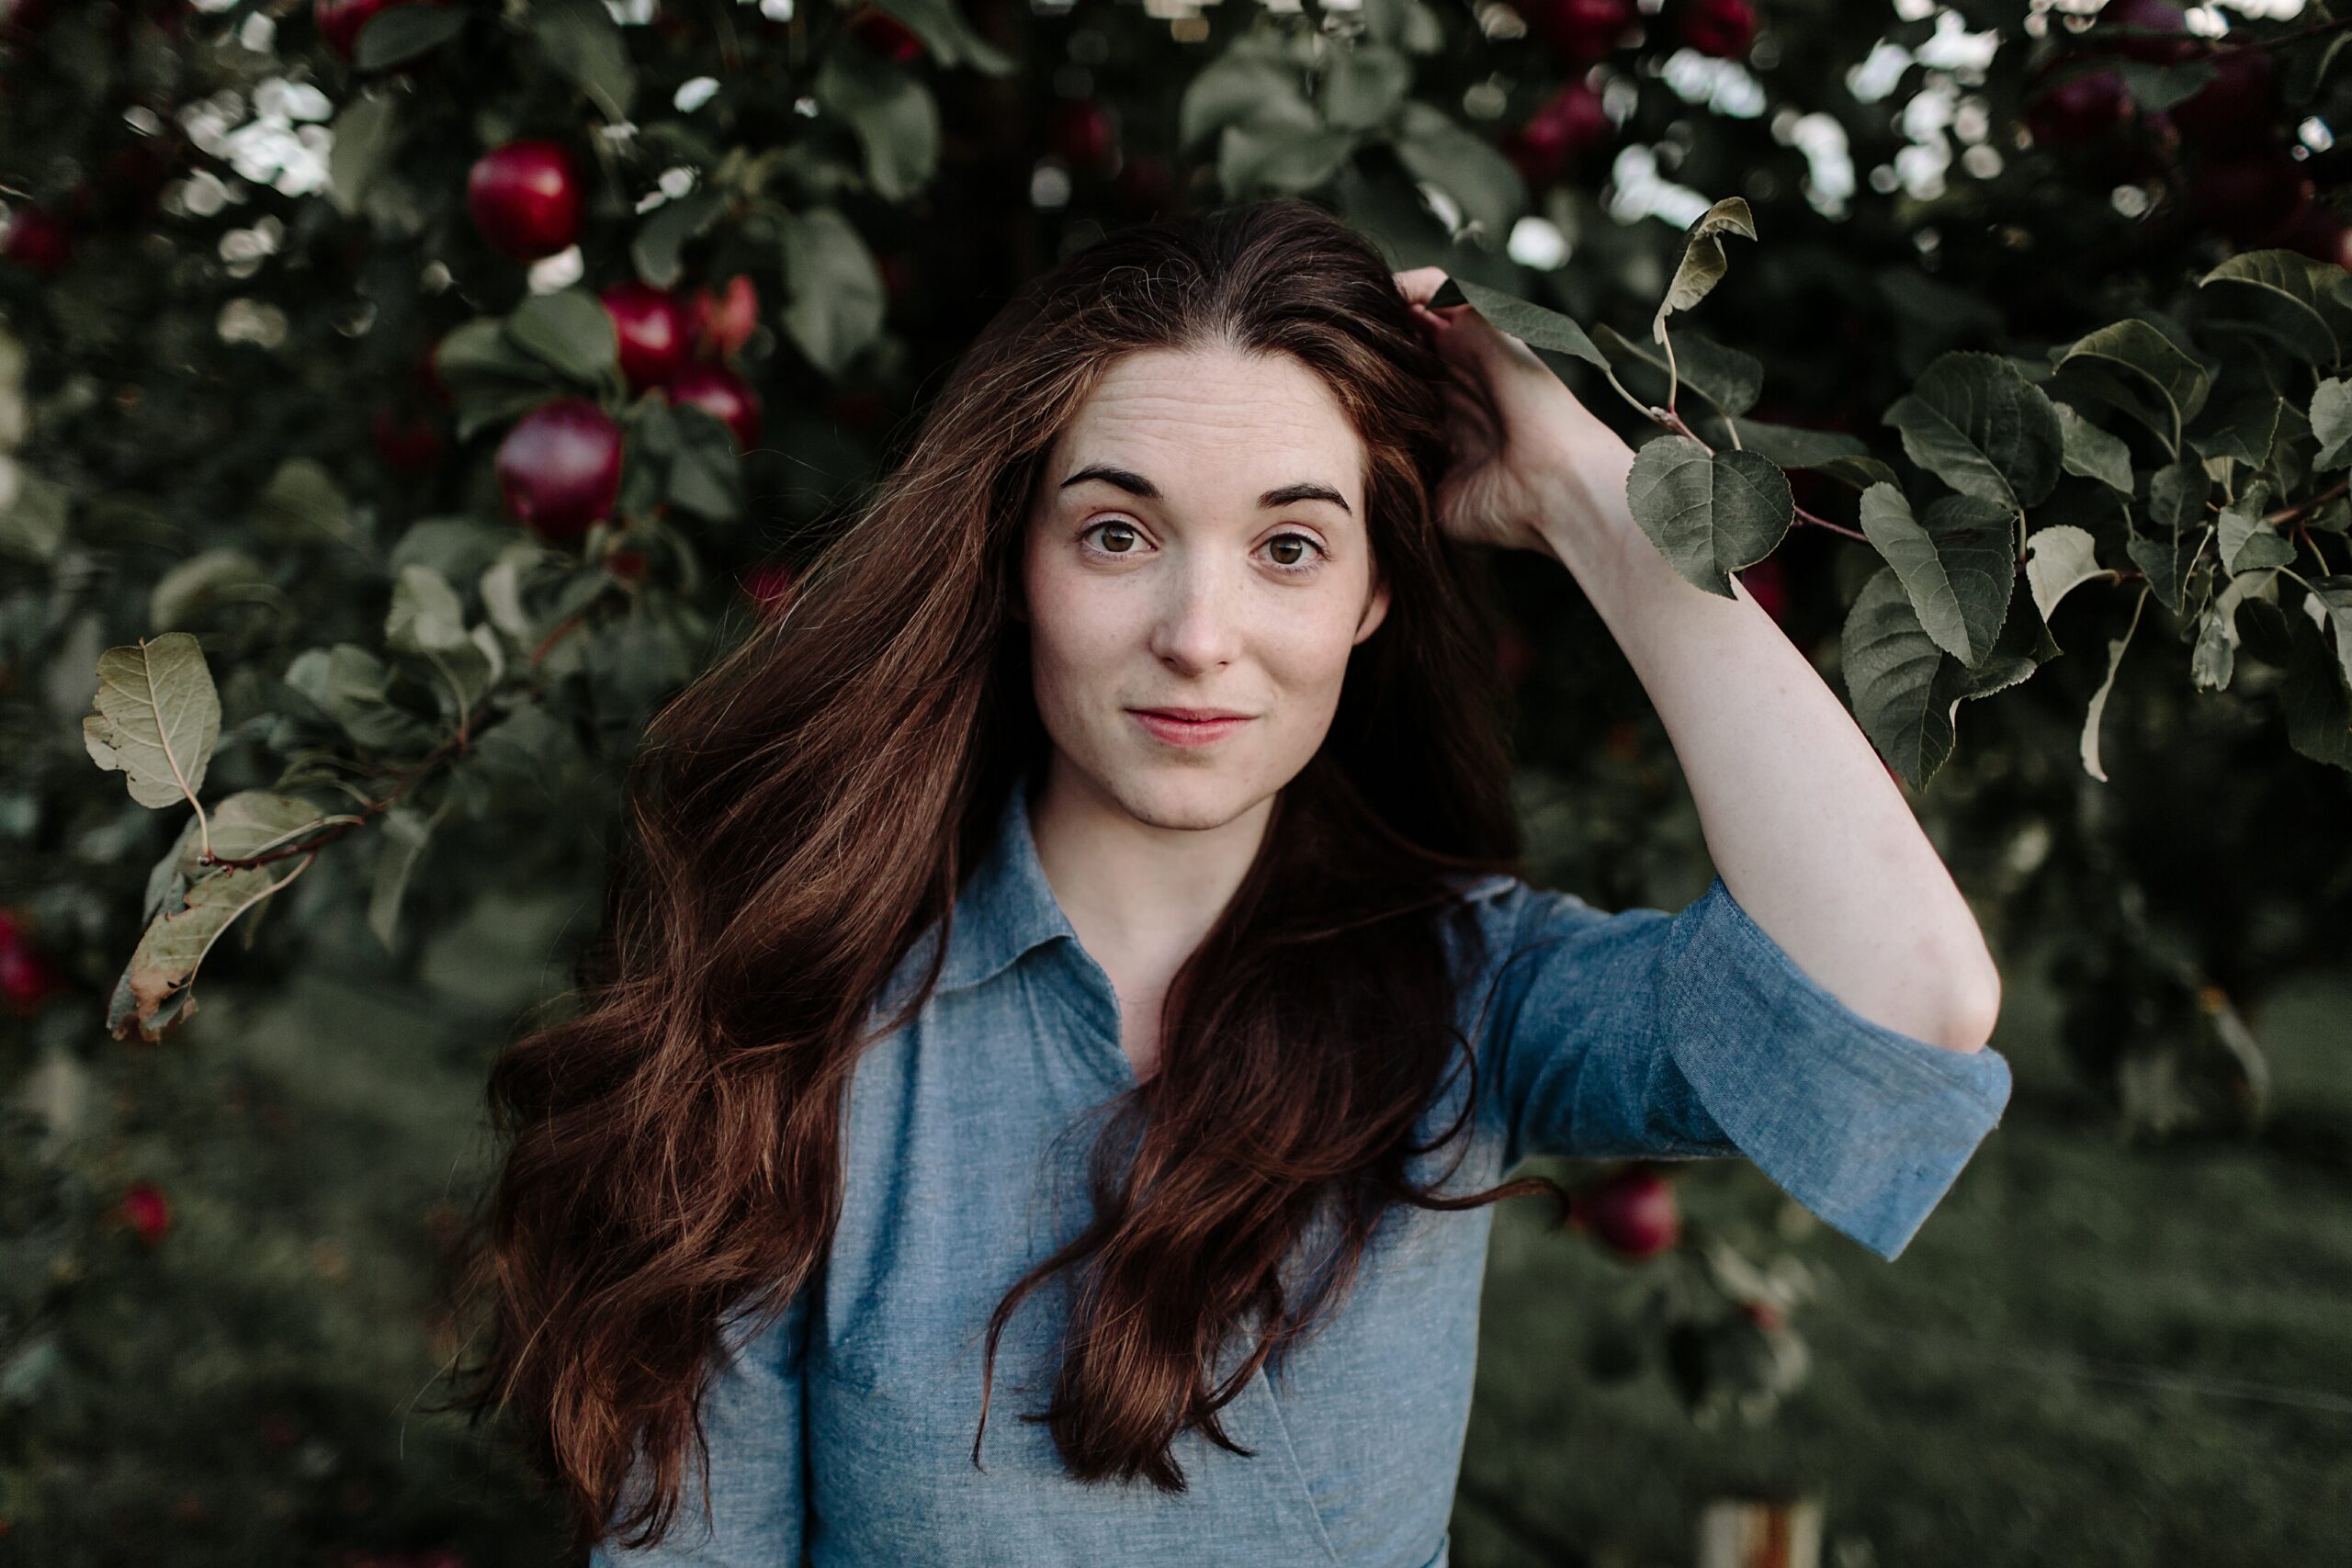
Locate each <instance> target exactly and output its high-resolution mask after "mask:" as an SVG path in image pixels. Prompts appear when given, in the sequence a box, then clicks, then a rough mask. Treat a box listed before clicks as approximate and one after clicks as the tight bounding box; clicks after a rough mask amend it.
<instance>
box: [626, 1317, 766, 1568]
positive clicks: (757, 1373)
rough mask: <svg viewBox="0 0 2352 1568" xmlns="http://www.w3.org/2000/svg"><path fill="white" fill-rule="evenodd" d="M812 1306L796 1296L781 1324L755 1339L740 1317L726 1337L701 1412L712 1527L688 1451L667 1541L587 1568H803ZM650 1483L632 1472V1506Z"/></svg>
mask: <svg viewBox="0 0 2352 1568" xmlns="http://www.w3.org/2000/svg"><path fill="white" fill-rule="evenodd" d="M808 1303H809V1291H807V1290H803V1291H801V1292H798V1293H797V1295H795V1296H794V1297H793V1299H792V1303H791V1304H790V1305H789V1306H787V1307H786V1309H785V1311H784V1313H783V1314H782V1315H780V1316H779V1317H778V1318H777V1319H776V1320H775V1322H774V1323H773V1324H771V1325H768V1327H767V1328H766V1329H765V1330H764V1331H763V1332H761V1333H759V1334H758V1335H756V1336H754V1337H749V1338H746V1335H748V1334H749V1333H750V1331H751V1329H752V1314H750V1312H749V1311H748V1309H739V1311H738V1312H737V1313H736V1314H732V1315H730V1317H729V1321H728V1324H727V1326H726V1329H725V1331H724V1332H723V1334H722V1335H721V1341H722V1344H723V1345H725V1346H727V1347H729V1350H728V1353H727V1354H726V1355H725V1356H724V1358H723V1359H722V1360H721V1362H720V1365H719V1367H718V1371H716V1372H715V1373H713V1375H712V1378H711V1384H710V1389H709V1393H708V1394H707V1397H706V1399H705V1401H704V1404H703V1430H704V1433H705V1436H706V1438H707V1442H708V1444H709V1450H710V1523H709V1526H708V1528H707V1529H706V1528H705V1526H704V1523H703V1512H702V1508H703V1496H702V1492H701V1489H700V1487H699V1486H698V1485H697V1484H696V1472H695V1465H694V1457H693V1454H692V1452H691V1450H690V1451H689V1452H688V1454H687V1456H686V1464H685V1470H684V1481H683V1483H682V1486H681V1489H680V1492H679V1499H678V1511H677V1514H676V1516H675V1517H674V1518H673V1521H672V1523H671V1526H670V1530H669V1533H668V1534H667V1535H665V1536H664V1537H663V1538H662V1540H660V1541H659V1542H657V1543H656V1544H655V1545H653V1546H650V1547H648V1548H645V1549H643V1550H641V1551H624V1550H622V1549H621V1548H620V1547H619V1546H618V1545H617V1544H616V1543H615V1542H614V1541H612V1540H606V1541H605V1543H604V1544H602V1545H601V1546H598V1547H596V1548H595V1549H594V1550H593V1551H590V1552H589V1554H588V1568H799V1563H800V1550H801V1540H802V1537H803V1535H804V1533H805V1525H806V1520H805V1517H804V1514H803V1510H804V1507H805V1503H804V1497H805V1495H806V1482H805V1479H804V1477H803V1474H802V1466H803V1463H804V1459H803V1454H804V1449H805V1438H804V1431H805V1427H804V1416H803V1411H802V1406H801V1386H802V1363H803V1357H804V1352H805V1347H806V1342H807V1334H808V1320H809V1306H808ZM642 1480H643V1472H642V1470H641V1469H640V1470H639V1471H637V1472H632V1474H631V1476H630V1480H629V1487H630V1490H628V1491H627V1492H626V1493H625V1495H624V1497H623V1500H622V1501H623V1505H624V1506H627V1505H628V1504H629V1503H633V1502H634V1501H636V1499H637V1498H638V1497H639V1495H641V1494H640V1493H639V1491H637V1490H636V1488H638V1487H639V1485H640V1484H641V1483H642Z"/></svg>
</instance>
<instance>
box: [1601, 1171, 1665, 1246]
mask: <svg viewBox="0 0 2352 1568" xmlns="http://www.w3.org/2000/svg"><path fill="white" fill-rule="evenodd" d="M1589 1213H1590V1216H1591V1226H1592V1229H1593V1232H1594V1234H1595V1235H1599V1236H1600V1239H1601V1240H1602V1241H1603V1242H1605V1243H1606V1244H1608V1246H1609V1247H1611V1248H1613V1249H1614V1250H1616V1251H1617V1252H1620V1253H1622V1254H1623V1255H1624V1256H1625V1257H1627V1258H1650V1257H1654V1256H1656V1255H1657V1254H1658V1253H1660V1252H1663V1251H1665V1250H1666V1249H1667V1248H1668V1247H1672V1246H1673V1245H1674V1244H1675V1243H1676V1242H1677V1241H1678V1240H1679V1239H1680V1238H1681V1235H1682V1216H1681V1214H1680V1213H1679V1211H1678V1210H1677V1209H1676V1208H1675V1204H1674V1189H1673V1188H1672V1187H1671V1186H1670V1185H1668V1182H1667V1180H1666V1179H1665V1178H1664V1177H1662V1176H1660V1175H1658V1174H1657V1172H1656V1171H1654V1170H1647V1169H1644V1168H1640V1167H1630V1168H1625V1169H1623V1170H1619V1171H1615V1172H1612V1173H1611V1175H1609V1176H1607V1177H1605V1178H1603V1179H1602V1180H1601V1182H1600V1185H1599V1186H1598V1187H1596V1188H1595V1189H1594V1190H1593V1191H1592V1194H1591V1197H1590V1199H1589Z"/></svg>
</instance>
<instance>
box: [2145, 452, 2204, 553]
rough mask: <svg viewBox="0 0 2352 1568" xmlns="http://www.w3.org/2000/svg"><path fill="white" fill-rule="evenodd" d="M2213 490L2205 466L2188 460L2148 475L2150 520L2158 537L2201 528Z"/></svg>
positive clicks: (2169, 464)
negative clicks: (2206, 505) (2207, 502)
mask: <svg viewBox="0 0 2352 1568" xmlns="http://www.w3.org/2000/svg"><path fill="white" fill-rule="evenodd" d="M2212 491H2213V477H2212V475H2211V474H2209V473H2207V472H2206V471H2205V466H2204V465H2203V464H2202V463H2195V462H2191V461H2189V460H2188V459H2187V458H2183V459H2181V460H2180V461H2179V462H2177V463H2167V464H2165V466H2164V467H2163V468H2158V469H2157V470H2156V471H2155V472H2154V473H2153V474H2150V475H2149V476H2148V521H2149V523H2150V525H2153V526H2154V528H2155V529H2156V531H2157V532H2158V534H2160V535H2161V534H2166V533H2171V534H2178V533H2180V532H2182V531H2183V530H2184V529H2188V528H2199V527H2202V526H2203V525H2204V523H2205V503H2206V500H2207V498H2208V497H2209V496H2211V494H2212Z"/></svg>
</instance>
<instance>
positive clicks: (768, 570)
mask: <svg viewBox="0 0 2352 1568" xmlns="http://www.w3.org/2000/svg"><path fill="white" fill-rule="evenodd" d="M735 581H737V583H738V584H740V585H741V588H742V590H743V592H744V593H745V594H746V595H747V596H748V597H749V598H750V599H751V601H752V604H755V605H757V606H758V607H759V612H760V615H761V617H762V618H763V619H773V618H775V616H776V615H781V614H782V613H783V611H784V607H785V605H786V604H789V603H790V602H791V599H792V585H793V576H792V569H791V568H790V567H788V566H786V565H785V564H784V563H783V562H782V561H773V560H771V561H762V562H760V563H759V564H758V565H756V566H754V567H752V568H751V569H750V570H746V571H745V572H744V573H743V574H742V575H741V577H739V578H737V579H736V580H735Z"/></svg>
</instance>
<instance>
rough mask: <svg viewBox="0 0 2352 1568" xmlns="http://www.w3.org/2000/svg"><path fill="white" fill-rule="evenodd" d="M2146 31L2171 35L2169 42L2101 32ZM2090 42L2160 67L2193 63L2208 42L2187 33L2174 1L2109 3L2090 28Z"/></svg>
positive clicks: (2117, 0)
mask: <svg viewBox="0 0 2352 1568" xmlns="http://www.w3.org/2000/svg"><path fill="white" fill-rule="evenodd" d="M2102 28H2153V29H2154V30H2156V31H2158V32H2162V33H2167V34H2170V35H2171V36H2170V37H2167V38H2151V37H2139V38H2131V37H2126V38H2118V37H2116V36H2114V34H2112V33H2111V32H2102V31H2101V29H2102ZM2088 36H2089V39H2090V40H2091V41H2094V42H2097V43H2099V44H2101V45H2103V46H2104V47H2105V48H2107V49H2109V50H2111V51H2114V52H2115V53H2117V54H2120V55H2122V56H2124V57H2125V58H2126V59H2129V60H2145V61H2149V62H2153V63H2154V64H2158V65H2173V64H2177V63H2179V62H2181V61H2184V60H2190V59H2194V58H2195V57H2196V56H2197V55H2198V54H2199V53H2201V52H2202V51H2204V49H2205V47H2206V46H2205V40H2204V39H2200V38H2199V37H2198V36H2197V35H2196V34H2195V33H2192V32H2190V31H2189V30H2188V17H2187V16H2185V15H2184V14H2183V13H2182V11H2181V8H2180V7H2179V6H2175V5H2173V4H2171V0H2108V3H2107V5H2106V6H2102V7H2101V8H2100V10H2099V13H2098V20H2097V21H2095V22H2093V23H2092V24H2091V28H2090V32H2089V35H2088Z"/></svg>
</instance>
